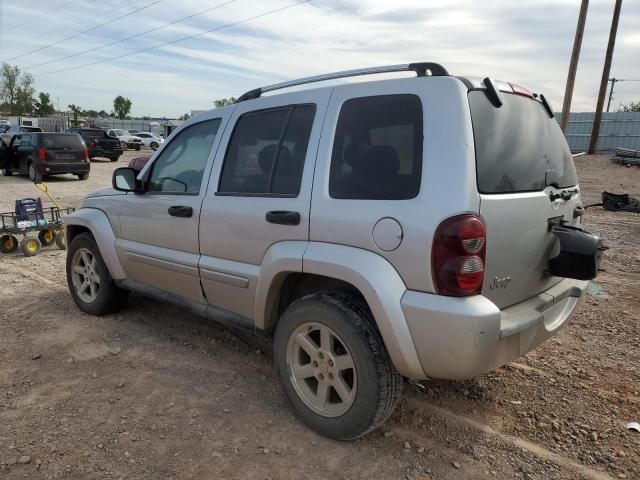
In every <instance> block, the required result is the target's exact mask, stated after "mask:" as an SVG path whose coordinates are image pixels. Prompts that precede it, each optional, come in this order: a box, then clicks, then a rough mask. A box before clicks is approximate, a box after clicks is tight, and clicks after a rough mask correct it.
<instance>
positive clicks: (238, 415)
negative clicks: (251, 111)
mask: <svg viewBox="0 0 640 480" xmlns="http://www.w3.org/2000/svg"><path fill="white" fill-rule="evenodd" d="M137 155H139V153H137V152H127V153H126V154H125V155H124V156H123V157H122V159H121V160H120V161H119V162H115V163H110V162H106V161H104V162H102V161H95V162H93V164H92V172H91V177H90V178H89V180H87V181H79V180H76V179H75V178H74V177H71V176H61V177H59V178H56V179H51V180H50V181H49V182H48V183H49V186H50V189H51V191H52V192H53V193H54V194H55V195H56V196H57V197H58V198H59V199H60V200H61V202H62V203H64V204H68V205H72V206H74V205H77V203H78V201H79V200H80V199H81V198H82V196H84V194H85V193H86V192H88V191H91V190H93V189H96V188H98V187H101V186H104V185H108V184H110V177H111V172H112V171H113V169H114V168H115V167H117V166H122V165H126V163H127V162H128V160H129V159H130V158H132V157H134V156H137ZM576 163H577V167H578V170H579V174H580V178H581V187H582V190H583V201H584V203H585V204H590V203H596V202H598V201H600V200H599V196H600V193H601V192H602V190H605V189H606V190H609V191H613V192H626V193H630V194H632V195H634V196H636V197H640V168H637V167H633V168H626V167H621V166H618V165H612V164H609V163H608V162H607V160H606V157H601V156H600V157H598V156H592V157H580V158H578V159H577V160H576ZM37 194H38V192H37V190H35V189H34V187H33V186H32V184H30V183H29V181H28V180H27V179H26V178H22V177H17V176H14V177H10V178H6V177H0V209H2V210H11V209H12V208H13V201H14V199H15V198H21V197H27V196H37ZM587 212H588V213H587V215H586V218H585V221H584V225H585V228H587V229H589V230H591V231H593V232H595V233H598V234H600V235H601V236H602V237H603V238H604V239H605V242H606V244H607V246H609V247H610V249H609V250H608V251H607V253H606V257H605V263H604V267H605V268H606V272H604V273H602V274H601V275H600V276H599V277H598V279H597V284H596V285H595V286H594V287H593V288H592V289H591V294H590V295H589V296H588V297H587V299H586V301H584V302H583V303H582V304H581V306H580V307H579V308H578V310H577V311H576V313H575V314H574V316H573V318H572V320H571V322H570V324H569V326H568V327H567V328H565V329H564V330H563V331H562V332H561V333H560V334H559V335H558V336H556V337H554V338H553V339H551V340H550V341H549V342H547V343H546V344H544V345H543V346H542V347H540V348H539V349H537V350H536V351H534V352H531V353H530V354H528V355H527V356H525V357H523V358H521V359H519V360H517V361H516V362H514V363H511V364H509V365H508V366H505V367H503V368H500V369H498V370H496V371H495V372H492V373H490V374H487V375H485V376H483V377H481V378H478V379H476V380H472V381H465V382H449V381H430V382H422V383H417V382H407V384H406V385H405V396H404V399H403V400H402V402H401V404H400V406H399V408H398V410H397V411H396V413H395V414H394V416H393V417H392V418H391V419H390V420H389V421H388V422H387V424H386V425H385V426H384V427H383V428H381V429H380V430H378V431H376V432H374V433H373V434H371V435H369V436H367V437H366V438H364V439H361V440H358V441H355V442H351V443H339V442H335V441H332V440H328V439H326V438H323V437H320V436H318V435H316V434H315V433H313V432H311V431H309V430H308V429H306V428H305V427H303V426H302V425H301V424H300V423H299V422H297V421H296V420H295V419H294V418H293V416H292V414H291V411H290V409H289V407H288V405H287V404H286V402H285V399H284V397H283V395H282V393H281V391H280V389H279V387H278V385H277V380H276V377H275V375H274V374H273V370H272V363H271V360H270V359H269V357H268V356H266V355H264V354H263V353H262V352H260V350H257V349H256V347H255V346H251V345H249V344H246V343H244V342H242V341H241V340H239V339H237V338H236V337H235V336H234V335H232V334H231V333H229V332H228V331H227V330H225V329H224V328H222V327H219V326H217V325H216V324H214V323H212V322H209V321H207V320H203V319H200V318H198V317H195V316H193V315H190V314H185V313H183V312H181V311H180V310H179V309H177V308H174V307H171V306H166V305H160V304H156V303H155V302H153V301H150V300H147V299H144V298H141V297H138V296H133V297H132V298H131V300H130V302H129V304H128V307H127V308H126V309H125V310H124V311H123V312H121V313H119V314H115V315H110V316H106V317H103V318H97V317H92V316H89V315H84V314H82V313H80V312H79V311H78V309H77V308H76V307H75V305H74V304H73V302H72V300H71V298H70V296H69V295H68V292H67V288H66V281H65V275H64V260H65V256H64V252H62V251H59V250H56V249H52V248H46V249H44V250H43V252H42V253H41V254H40V255H38V256H36V257H31V258H26V257H23V256H21V255H19V254H12V255H4V256H2V257H0V477H6V478H16V479H17V478H34V479H40V478H43V479H45V478H64V479H102V478H115V479H121V478H128V479H137V478H148V479H164V478H175V479H178V478H180V479H183V478H242V479H281V478H296V479H297V478H309V479H324V478H336V479H342V478H345V479H347V478H350V479H352V478H362V479H399V480H405V479H416V480H417V479H432V478H439V479H481V478H516V479H528V480H531V479H546V478H558V479H583V478H589V479H607V478H629V479H631V478H640V433H635V432H632V431H628V430H626V429H625V425H626V423H627V422H629V421H632V420H634V421H640V351H639V349H638V345H640V328H639V318H638V317H639V313H640V301H639V300H638V298H637V293H638V292H639V291H640V288H639V287H640V250H639V249H638V241H639V240H640V215H638V214H631V213H610V212H605V211H604V210H602V209H601V208H598V207H594V208H592V209H588V211H587Z"/></svg>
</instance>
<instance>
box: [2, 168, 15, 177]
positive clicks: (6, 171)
mask: <svg viewBox="0 0 640 480" xmlns="http://www.w3.org/2000/svg"><path fill="white" fill-rule="evenodd" d="M2 175H4V176H5V177H10V176H11V175H13V171H11V170H8V169H6V168H4V169H2Z"/></svg>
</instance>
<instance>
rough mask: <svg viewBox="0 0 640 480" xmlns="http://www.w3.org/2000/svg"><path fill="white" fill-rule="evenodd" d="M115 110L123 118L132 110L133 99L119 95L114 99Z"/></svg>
mask: <svg viewBox="0 0 640 480" xmlns="http://www.w3.org/2000/svg"><path fill="white" fill-rule="evenodd" d="M113 111H114V112H115V113H116V115H117V116H118V118H119V119H120V120H122V119H123V118H125V117H126V116H127V115H128V114H129V112H130V111H131V100H129V99H128V98H124V97H123V96H122V95H118V96H117V97H116V98H115V99H114V100H113Z"/></svg>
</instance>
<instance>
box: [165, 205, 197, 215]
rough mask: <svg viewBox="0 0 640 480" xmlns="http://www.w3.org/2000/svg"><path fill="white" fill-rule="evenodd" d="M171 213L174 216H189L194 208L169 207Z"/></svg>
mask: <svg viewBox="0 0 640 480" xmlns="http://www.w3.org/2000/svg"><path fill="white" fill-rule="evenodd" d="M169 215H171V216H172V217H183V218H189V217H191V216H192V215H193V208H191V207H185V206H182V205H180V206H175V207H169Z"/></svg>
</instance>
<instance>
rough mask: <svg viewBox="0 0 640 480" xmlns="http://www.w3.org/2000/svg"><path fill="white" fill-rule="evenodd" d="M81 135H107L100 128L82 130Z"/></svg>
mask: <svg viewBox="0 0 640 480" xmlns="http://www.w3.org/2000/svg"><path fill="white" fill-rule="evenodd" d="M82 135H84V136H85V137H88V138H104V137H106V136H107V134H106V133H105V132H103V131H102V130H82Z"/></svg>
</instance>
